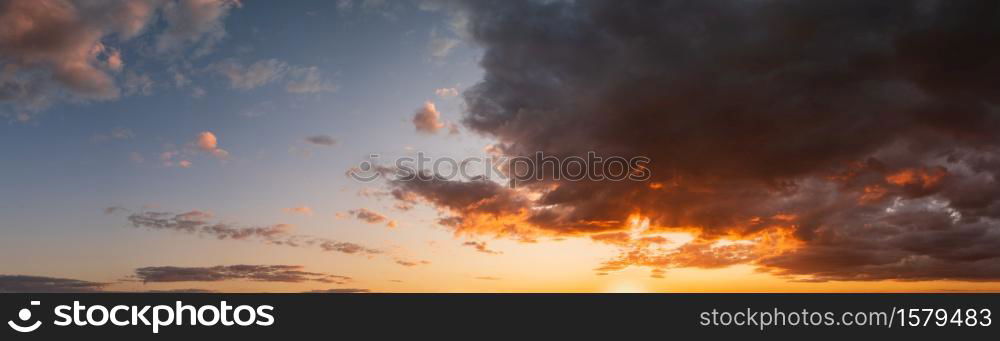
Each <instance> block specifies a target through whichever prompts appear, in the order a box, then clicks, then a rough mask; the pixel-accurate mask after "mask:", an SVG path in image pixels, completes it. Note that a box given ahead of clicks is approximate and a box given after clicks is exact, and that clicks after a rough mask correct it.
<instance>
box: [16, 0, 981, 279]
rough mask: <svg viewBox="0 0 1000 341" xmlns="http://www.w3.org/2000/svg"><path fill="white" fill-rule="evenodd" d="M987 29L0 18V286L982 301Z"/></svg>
mask: <svg viewBox="0 0 1000 341" xmlns="http://www.w3.org/2000/svg"><path fill="white" fill-rule="evenodd" d="M998 15H1000V4H995V3H993V2H988V1H982V2H980V1H969V2H962V3H955V2H947V1H916V2H892V3H889V2H878V3H872V2H862V1H818V2H808V3H803V2H785V1H712V2H689V1H662V2H657V3H645V2H617V1H583V0H581V1H495V2H475V1H448V0H440V1H435V0H427V1H379V0H340V1H283V2H268V1H254V0H243V1H236V0H138V1H117V0H100V1H70V0H3V1H0V65H2V66H0V146H3V147H2V148H0V165H2V166H0V217H2V218H0V259H3V261H2V262H0V292H22V291H28V292H38V291H55V292H97V291H113V292H120V291H129V292H132V291H137V292H146V291H193V292H200V291H213V292H331V293H336V292H923V291H996V290H1000V285H998V281H1000V186H998V184H997V176H998V173H1000V135H998V134H997V132H998V131H1000V112H998V111H997V109H996V108H997V106H996V103H998V101H1000V98H998V97H997V95H996V92H995V90H994V89H996V81H995V79H1000V78H998V76H997V75H998V73H997V72H1000V63H998V62H997V61H1000V49H997V48H995V47H993V46H994V45H995V43H994V42H995V41H996V39H997V38H1000V24H998V23H1000V21H998V20H995V19H997V18H996V17H997V16H998ZM537 152H544V153H546V154H548V155H553V156H555V157H557V158H560V159H565V158H569V157H576V156H585V155H587V153H589V152H595V153H596V154H598V155H602V156H604V157H609V156H620V157H624V158H634V157H645V158H648V159H649V160H650V162H649V163H648V165H647V166H645V167H644V168H643V170H646V171H648V172H649V177H648V178H645V179H642V180H626V181H613V180H608V179H603V180H594V179H587V180H583V181H572V180H568V179H560V178H557V177H556V174H553V173H551V172H546V170H545V169H544V168H541V167H538V168H532V170H535V171H538V172H539V174H541V176H539V177H538V178H537V179H529V180H527V181H524V182H523V183H520V184H518V185H517V186H511V185H510V183H508V182H507V181H506V179H503V178H499V176H498V178H489V179H485V180H484V179H480V178H465V179H462V178H458V179H456V178H449V177H445V176H441V170H440V169H436V168H434V169H424V171H425V172H427V174H430V175H435V174H436V175H438V176H431V177H426V178H420V179H416V180H404V179H400V178H398V177H396V176H398V175H399V174H400V173H399V171H400V169H399V167H395V165H394V164H393V162H392V160H396V159H398V158H401V157H413V156H417V155H426V156H428V157H430V158H431V159H432V160H438V159H443V158H451V159H464V158H480V159H500V158H509V157H524V156H531V155H535V153H537ZM373 155H374V156H373ZM368 165H374V166H372V167H368ZM588 167H589V166H588ZM357 172H368V173H369V174H375V175H378V176H379V177H378V178H377V179H375V180H374V181H359V180H357V179H356V178H355V177H352V176H350V174H355V173H357ZM500 175H502V174H500Z"/></svg>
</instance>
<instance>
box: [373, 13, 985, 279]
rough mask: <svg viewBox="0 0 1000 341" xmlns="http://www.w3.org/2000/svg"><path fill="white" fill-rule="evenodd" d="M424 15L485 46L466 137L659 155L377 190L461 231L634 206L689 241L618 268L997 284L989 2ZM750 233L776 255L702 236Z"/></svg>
mask: <svg viewBox="0 0 1000 341" xmlns="http://www.w3.org/2000/svg"><path fill="white" fill-rule="evenodd" d="M437 7H438V8H442V9H444V10H447V11H450V13H452V14H453V15H455V16H456V17H459V18H461V19H462V20H457V21H456V22H461V23H464V26H463V27H462V29H463V33H464V34H465V35H466V36H467V38H468V39H470V40H472V41H473V42H474V43H476V44H477V45H479V46H480V47H482V48H483V49H484V52H483V56H482V59H481V61H480V64H481V66H482V67H483V69H484V71H485V73H484V76H483V79H482V81H481V82H479V83H478V84H476V85H475V86H473V87H471V88H469V89H468V90H466V91H465V92H464V94H463V96H464V98H465V102H466V107H467V110H466V113H465V117H464V121H463V122H464V124H465V125H466V127H467V128H469V129H470V130H471V131H473V132H476V133H479V134H483V135H486V136H489V137H492V138H495V139H497V140H498V141H499V142H500V144H501V148H499V149H500V150H502V151H503V152H504V153H505V154H507V155H510V156H529V155H532V154H534V153H535V152H537V151H543V152H545V153H546V154H549V155H558V156H574V155H575V156H583V155H585V154H586V152H588V151H594V152H597V154H598V155H620V156H625V157H631V156H640V155H641V156H647V157H649V158H651V159H652V163H650V165H649V169H650V171H651V173H652V175H653V177H652V179H651V180H650V181H648V182H629V181H625V182H614V181H604V182H595V181H579V182H570V181H556V180H553V179H551V178H546V179H543V180H541V181H535V182H531V183H527V184H525V186H524V187H522V188H521V190H520V191H515V190H511V189H508V188H506V187H503V186H493V184H490V183H478V182H476V183H473V182H451V181H445V180H439V179H435V180H430V181H416V182H408V183H392V185H393V186H394V187H395V188H396V189H398V190H400V191H403V192H405V193H414V194H416V195H417V196H419V197H420V198H421V199H423V200H424V201H425V202H428V203H430V204H433V205H435V206H437V207H439V208H441V209H443V210H445V211H447V212H449V215H447V216H445V217H444V218H443V219H442V223H444V224H445V225H448V226H451V227H453V228H454V229H455V230H456V231H458V232H470V233H484V234H495V235H510V234H509V233H506V232H505V231H509V230H510V229H516V230H517V232H518V233H519V234H522V235H523V234H527V233H536V234H555V235H561V236H566V235H581V234H582V235H591V234H596V233H614V232H619V231H620V230H622V229H625V228H626V227H625V225H626V224H625V223H624V222H626V221H627V220H628V218H629V217H630V216H631V215H633V214H640V215H642V216H643V217H648V218H649V219H650V225H651V226H652V227H651V230H652V231H657V230H660V231H662V230H669V229H684V230H686V231H695V232H697V233H698V240H697V241H696V242H695V243H696V244H692V246H691V247H690V248H688V249H683V248H682V249H680V250H674V251H670V252H671V253H670V254H667V255H650V256H649V257H646V258H644V259H639V260H626V261H625V265H629V264H631V265H642V266H654V267H655V266H706V267H713V266H720V265H726V264H732V263H738V262H742V263H752V264H757V265H758V266H760V267H761V269H762V270H765V271H771V272H774V273H778V274H783V275H791V276H801V277H803V278H805V279H807V280H858V279H872V280H877V279H904V280H915V279H961V280H1000V267H998V264H1000V254H998V252H996V251H995V250H1000V239H998V235H1000V221H998V219H1000V186H998V184H997V180H996V179H997V177H998V176H1000V174H998V173H1000V134H998V133H997V132H998V131H1000V112H998V111H997V110H998V109H997V104H998V102H1000V92H997V91H996V89H997V86H998V85H1000V45H997V44H996V42H997V41H998V40H1000V20H998V19H1000V3H997V2H994V1H808V2H795V1H657V2H637V1H636V2H632V1H587V0H581V1H489V2H487V1H470V2H451V1H441V2H439V6H437ZM526 191H527V192H534V193H536V194H538V197H537V198H531V197H529V196H526V195H524V194H525V193H526ZM529 198H531V199H529ZM484 217H492V218H494V221H495V220H505V219H506V220H509V221H510V222H508V223H496V222H488V221H489V220H488V219H484ZM484 224H485V225H484ZM762 234H776V235H779V236H782V238H784V239H785V243H784V244H786V245H787V246H790V247H788V248H774V249H772V251H774V252H770V253H769V252H760V250H755V251H753V252H750V253H746V252H744V251H747V250H728V251H727V250H718V249H716V248H715V247H713V246H711V243H710V242H712V241H713V240H717V239H718V238H720V237H723V236H728V237H733V236H738V237H743V238H748V239H749V238H754V237H757V236H760V235H762ZM791 246H794V247H791ZM706 248H707V249H706ZM713 257H714V258H713ZM706 259H707V260H708V261H703V260H706ZM650 263H651V264H650ZM660 275H662V274H660Z"/></svg>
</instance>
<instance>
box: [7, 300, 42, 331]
mask: <svg viewBox="0 0 1000 341" xmlns="http://www.w3.org/2000/svg"><path fill="white" fill-rule="evenodd" d="M39 304H41V302H38V301H31V305H33V306H36V305H39ZM17 317H18V318H20V319H21V321H22V322H24V323H27V322H28V320H30V319H31V310H29V309H28V308H23V309H21V311H19V312H17ZM7 325H9V326H10V327H11V328H13V329H14V330H16V331H19V332H22V333H30V332H33V331H35V329H38V327H40V326H41V325H42V321H35V323H34V324H31V325H28V326H27V327H22V326H21V325H19V324H17V323H15V322H14V321H7Z"/></svg>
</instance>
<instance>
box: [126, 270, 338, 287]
mask: <svg viewBox="0 0 1000 341" xmlns="http://www.w3.org/2000/svg"><path fill="white" fill-rule="evenodd" d="M303 268H304V267H303V266H301V265H220V266H212V267H177V266H153V267H144V268H138V269H136V270H135V275H134V276H133V278H134V279H135V280H137V281H141V282H144V283H155V282H218V281H229V280H249V281H260V282H290V283H300V282H321V283H337V284H342V283H344V282H346V281H350V280H351V278H350V277H346V276H338V275H330V274H325V273H318V272H307V271H303V270H302V269H303Z"/></svg>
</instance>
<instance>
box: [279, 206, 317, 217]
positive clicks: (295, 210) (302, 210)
mask: <svg viewBox="0 0 1000 341" xmlns="http://www.w3.org/2000/svg"><path fill="white" fill-rule="evenodd" d="M282 210H283V211H285V213H289V214H301V215H306V216H311V215H313V209H312V208H311V207H309V206H299V207H289V208H284V209H282Z"/></svg>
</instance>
